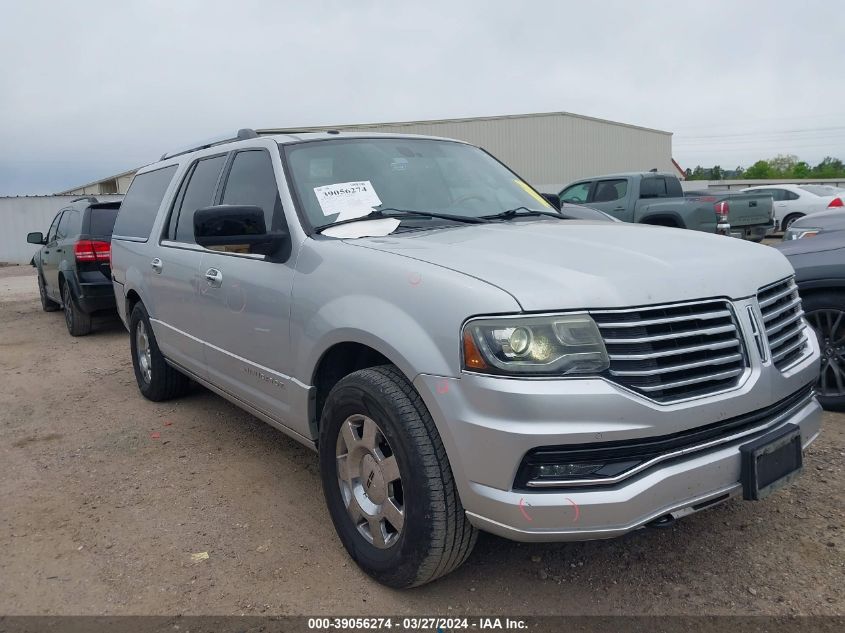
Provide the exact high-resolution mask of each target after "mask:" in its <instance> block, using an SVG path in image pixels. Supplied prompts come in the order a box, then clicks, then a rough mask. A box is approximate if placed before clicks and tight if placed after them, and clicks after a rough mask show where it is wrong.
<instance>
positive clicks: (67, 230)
mask: <svg viewBox="0 0 845 633" xmlns="http://www.w3.org/2000/svg"><path fill="white" fill-rule="evenodd" d="M74 213H78V212H76V211H74V210H72V209H68V210H67V211H65V212H64V213H63V214H62V219H61V220H59V226H57V227H56V239H57V240H63V239H65V238H67V237H69V236H70V234H71V228H72V227H71V225H72V224H73V220H72V218H73V214H74Z"/></svg>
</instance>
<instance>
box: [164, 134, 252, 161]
mask: <svg viewBox="0 0 845 633" xmlns="http://www.w3.org/2000/svg"><path fill="white" fill-rule="evenodd" d="M251 138H258V133H257V132H256V131H255V130H253V129H250V128H248V127H245V128H241V129H240V130H238V133H237V134H236V135H235V136H234V137H232V136H224V137H218V138H213V139H210V140H208V141H205V142H203V143H200V144H199V145H192V146H191V147H188V148H185V149H180V150H178V151H175V152H165V153H164V154H162V155H161V158H160V159H159V160H164V159H165V158H173V157H174V156H181V155H182V154H187V153H189V152H195V151H197V150H198V149H207V148H209V147H214V146H215V145H223V144H225V143H234V142H235V141H245V140H247V139H251Z"/></svg>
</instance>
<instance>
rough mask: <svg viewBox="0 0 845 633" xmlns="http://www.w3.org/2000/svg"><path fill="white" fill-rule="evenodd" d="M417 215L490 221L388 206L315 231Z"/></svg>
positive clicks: (482, 219) (479, 222) (473, 222)
mask: <svg viewBox="0 0 845 633" xmlns="http://www.w3.org/2000/svg"><path fill="white" fill-rule="evenodd" d="M409 215H410V216H417V217H421V218H437V219H440V220H452V221H454V222H464V223H465V224H484V223H486V222H488V220H486V219H485V218H479V217H474V216H471V215H452V214H451V213H440V212H439V211H415V210H413V209H394V208H393V207H386V208H384V209H374V210H373V211H371V212H370V213H368V214H367V215H362V216H360V217H357V218H347V219H346V220H339V221H337V222H331V223H329V224H321V225H320V226H315V227H314V232H315V233H322V232H323V231H325V230H326V229H329V228H331V227H333V226H341V225H343V224H350V223H352V222H363V221H365V220H382V219H384V218H402V217H405V216H409Z"/></svg>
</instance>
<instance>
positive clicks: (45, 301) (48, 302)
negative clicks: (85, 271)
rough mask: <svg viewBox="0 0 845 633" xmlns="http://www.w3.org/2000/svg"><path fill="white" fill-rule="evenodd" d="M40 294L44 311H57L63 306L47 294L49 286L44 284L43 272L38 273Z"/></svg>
mask: <svg viewBox="0 0 845 633" xmlns="http://www.w3.org/2000/svg"><path fill="white" fill-rule="evenodd" d="M38 295H39V296H40V297H41V309H42V310H44V312H55V311H56V310H58V309H59V308H61V307H62V306H61V305H60V304H58V303H56V302H55V301H53V300H52V299H51V298H50V297H48V296H47V288H46V287H45V286H44V277H42V276H41V273H38Z"/></svg>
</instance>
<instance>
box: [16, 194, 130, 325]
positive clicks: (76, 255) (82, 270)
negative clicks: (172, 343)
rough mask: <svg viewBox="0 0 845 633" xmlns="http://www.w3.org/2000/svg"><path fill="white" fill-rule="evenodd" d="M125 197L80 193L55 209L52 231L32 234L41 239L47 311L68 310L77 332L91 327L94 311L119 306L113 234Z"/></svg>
mask: <svg viewBox="0 0 845 633" xmlns="http://www.w3.org/2000/svg"><path fill="white" fill-rule="evenodd" d="M119 208H120V202H98V201H97V199H96V198H93V197H92V198H81V199H77V200H74V201H73V202H72V203H71V204H70V205H68V206H67V207H65V208H63V209H62V210H61V211H59V212H58V213H57V214H56V217H55V218H54V219H53V223H52V224H51V225H50V229H49V230H48V231H47V236H46V237H44V234H43V233H40V232H36V233H29V234H28V235H27V236H26V241H27V242H29V243H30V244H41V245H42V248H40V249H39V250H38V252H37V253H36V254H35V256H34V257H33V258H32V265H33V266H35V267H36V268H37V269H38V290H39V292H40V294H41V307H42V308H44V311H45V312H52V311H54V310H58V309H60V308H64V310H65V323H66V324H67V329H68V332H70V333H71V335H72V336H84V335H86V334H88V333H89V332H90V331H91V316H92V315H93V314H95V313H98V312H103V311H109V310H114V309H115V304H114V290H113V288H112V281H111V234H112V230H113V229H114V221H115V219H116V218H117V210H118V209H119Z"/></svg>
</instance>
